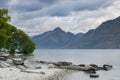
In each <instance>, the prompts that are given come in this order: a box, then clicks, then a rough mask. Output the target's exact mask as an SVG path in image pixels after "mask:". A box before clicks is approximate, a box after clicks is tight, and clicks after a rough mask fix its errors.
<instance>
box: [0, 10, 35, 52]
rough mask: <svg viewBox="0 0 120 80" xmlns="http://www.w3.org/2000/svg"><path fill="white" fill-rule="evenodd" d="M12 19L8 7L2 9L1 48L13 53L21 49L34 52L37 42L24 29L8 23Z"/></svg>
mask: <svg viewBox="0 0 120 80" xmlns="http://www.w3.org/2000/svg"><path fill="white" fill-rule="evenodd" d="M8 21H10V16H8V10H7V9H0V48H6V49H8V50H9V52H10V53H11V54H14V53H15V50H16V49H17V50H19V51H21V52H23V53H24V54H29V53H32V52H33V51H34V49H35V44H34V43H33V42H32V41H31V39H30V38H29V36H28V35H27V34H25V33H24V32H23V31H22V30H19V29H17V28H16V27H14V26H12V25H10V24H9V23H7V22H8Z"/></svg>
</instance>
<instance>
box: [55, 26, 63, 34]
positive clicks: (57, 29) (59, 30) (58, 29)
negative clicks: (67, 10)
mask: <svg viewBox="0 0 120 80" xmlns="http://www.w3.org/2000/svg"><path fill="white" fill-rule="evenodd" d="M53 32H63V33H65V32H64V31H63V30H62V29H61V28H60V27H56V28H55V29H54V30H53Z"/></svg>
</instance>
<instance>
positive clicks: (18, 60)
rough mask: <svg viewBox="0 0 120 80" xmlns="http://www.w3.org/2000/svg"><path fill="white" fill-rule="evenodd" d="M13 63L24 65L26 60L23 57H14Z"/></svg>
mask: <svg viewBox="0 0 120 80" xmlns="http://www.w3.org/2000/svg"><path fill="white" fill-rule="evenodd" d="M13 63H14V64H15V65H24V60H23V59H22V58H13Z"/></svg>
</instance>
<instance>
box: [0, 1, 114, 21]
mask: <svg viewBox="0 0 120 80" xmlns="http://www.w3.org/2000/svg"><path fill="white" fill-rule="evenodd" d="M0 1H1V3H0V4H1V7H8V8H9V9H10V10H11V11H12V12H16V13H22V17H23V19H25V18H24V15H25V16H26V19H28V17H27V16H30V17H29V18H34V17H38V16H67V15H69V14H71V12H77V11H82V10H95V9H99V8H103V7H106V6H108V5H109V4H111V3H112V0H10V1H8V0H0ZM15 1H16V3H14V2H15ZM10 2H11V4H9V3H10ZM12 3H14V4H12ZM22 17H21V15H20V19H22Z"/></svg>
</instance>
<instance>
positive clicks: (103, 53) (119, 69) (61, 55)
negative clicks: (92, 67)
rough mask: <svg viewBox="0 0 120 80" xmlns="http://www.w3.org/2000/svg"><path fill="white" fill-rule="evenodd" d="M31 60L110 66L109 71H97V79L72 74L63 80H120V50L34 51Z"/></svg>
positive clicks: (83, 74)
mask: <svg viewBox="0 0 120 80" xmlns="http://www.w3.org/2000/svg"><path fill="white" fill-rule="evenodd" d="M29 58H30V59H32V60H42V61H53V62H58V61H68V62H72V63H73V64H97V65H103V64H110V65H113V69H112V70H110V71H98V72H97V74H99V75H100V77H99V78H97V79H92V78H89V75H88V74H85V73H84V72H73V73H70V74H69V75H66V77H65V78H64V80H120V50H119V49H114V50H111V49H105V50H103V49H97V50H96V49H39V50H35V51H34V56H30V57H29Z"/></svg>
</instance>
